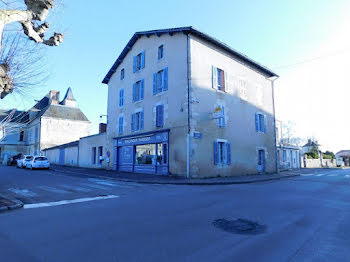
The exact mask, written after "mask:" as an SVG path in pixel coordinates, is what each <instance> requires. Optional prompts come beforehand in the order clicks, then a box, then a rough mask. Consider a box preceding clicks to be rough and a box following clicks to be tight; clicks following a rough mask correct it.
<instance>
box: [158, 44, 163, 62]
mask: <svg viewBox="0 0 350 262" xmlns="http://www.w3.org/2000/svg"><path fill="white" fill-rule="evenodd" d="M163 54H164V47H163V45H161V46H160V47H158V60H160V59H162V58H163Z"/></svg>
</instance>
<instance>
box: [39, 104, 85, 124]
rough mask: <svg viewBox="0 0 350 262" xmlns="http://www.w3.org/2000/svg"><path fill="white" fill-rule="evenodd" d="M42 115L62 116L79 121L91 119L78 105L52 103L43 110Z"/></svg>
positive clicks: (62, 117)
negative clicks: (68, 105) (69, 105)
mask: <svg viewBox="0 0 350 262" xmlns="http://www.w3.org/2000/svg"><path fill="white" fill-rule="evenodd" d="M41 116H45V117H51V118H61V119H69V120H78V121H87V122H88V121H89V119H88V118H87V117H86V116H85V115H84V113H83V112H82V111H81V110H80V109H79V108H77V107H67V106H63V105H50V106H48V107H47V109H44V110H42V114H41Z"/></svg>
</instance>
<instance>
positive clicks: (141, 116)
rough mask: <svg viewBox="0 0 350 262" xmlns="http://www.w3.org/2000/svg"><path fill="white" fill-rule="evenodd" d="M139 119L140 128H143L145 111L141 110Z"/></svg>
mask: <svg viewBox="0 0 350 262" xmlns="http://www.w3.org/2000/svg"><path fill="white" fill-rule="evenodd" d="M139 120H140V130H143V111H142V112H140V117H139Z"/></svg>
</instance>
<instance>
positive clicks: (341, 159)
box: [335, 150, 350, 166]
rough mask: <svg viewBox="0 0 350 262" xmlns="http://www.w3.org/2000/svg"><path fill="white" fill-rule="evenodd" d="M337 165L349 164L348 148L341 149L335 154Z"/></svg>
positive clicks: (349, 151) (349, 152)
mask: <svg viewBox="0 0 350 262" xmlns="http://www.w3.org/2000/svg"><path fill="white" fill-rule="evenodd" d="M335 157H336V161H337V166H350V150H341V151H339V152H338V153H336V154H335Z"/></svg>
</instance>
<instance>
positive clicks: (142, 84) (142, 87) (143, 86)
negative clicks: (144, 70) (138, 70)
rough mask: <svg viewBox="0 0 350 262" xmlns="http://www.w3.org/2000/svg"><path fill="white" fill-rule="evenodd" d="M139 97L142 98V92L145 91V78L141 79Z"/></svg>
mask: <svg viewBox="0 0 350 262" xmlns="http://www.w3.org/2000/svg"><path fill="white" fill-rule="evenodd" d="M140 93H141V94H140V99H141V100H143V97H144V93H145V80H144V79H142V80H141V88H140Z"/></svg>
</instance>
